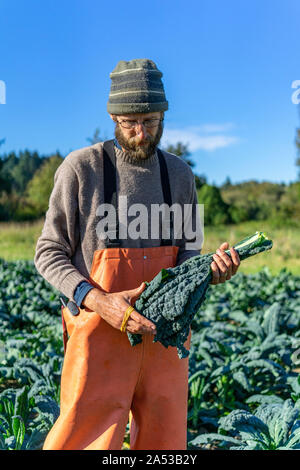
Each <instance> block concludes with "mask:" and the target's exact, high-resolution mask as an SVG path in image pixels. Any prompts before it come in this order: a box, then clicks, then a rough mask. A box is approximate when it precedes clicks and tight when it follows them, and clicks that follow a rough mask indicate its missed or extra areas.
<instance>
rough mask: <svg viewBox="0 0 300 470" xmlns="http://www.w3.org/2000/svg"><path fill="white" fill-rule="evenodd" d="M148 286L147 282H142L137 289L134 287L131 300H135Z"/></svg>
mask: <svg viewBox="0 0 300 470" xmlns="http://www.w3.org/2000/svg"><path fill="white" fill-rule="evenodd" d="M145 288H146V283H145V282H142V284H141V285H140V286H139V287H137V288H136V289H132V291H131V292H130V293H131V302H135V301H136V300H137V298H138V297H139V295H141V293H142V292H143V290H144V289H145Z"/></svg>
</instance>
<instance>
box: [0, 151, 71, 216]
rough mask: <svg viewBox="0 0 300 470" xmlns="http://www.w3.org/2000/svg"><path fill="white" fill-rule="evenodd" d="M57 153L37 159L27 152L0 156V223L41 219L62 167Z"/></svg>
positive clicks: (60, 157) (40, 156) (34, 154)
mask: <svg viewBox="0 0 300 470" xmlns="http://www.w3.org/2000/svg"><path fill="white" fill-rule="evenodd" d="M62 161H63V157H62V155H60V154H59V152H57V153H55V154H53V155H39V154H38V152H36V151H34V152H30V151H29V150H25V151H20V152H19V153H18V154H16V153H15V152H10V153H8V154H3V155H0V221H25V220H34V219H38V218H39V217H41V216H43V215H44V214H45V213H46V211H47V209H48V203H49V197H50V194H51V191H52V188H53V178H54V173H55V171H56V169H57V168H58V166H59V165H60V164H61V163H62Z"/></svg>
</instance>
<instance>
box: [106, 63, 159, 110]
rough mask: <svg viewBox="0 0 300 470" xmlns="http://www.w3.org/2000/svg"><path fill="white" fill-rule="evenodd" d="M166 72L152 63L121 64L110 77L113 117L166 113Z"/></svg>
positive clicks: (110, 103)
mask: <svg viewBox="0 0 300 470" xmlns="http://www.w3.org/2000/svg"><path fill="white" fill-rule="evenodd" d="M162 75H163V74H162V72H160V70H158V68H157V67H156V65H155V63H154V62H153V61H152V60H149V59H133V60H130V61H129V62H126V61H125V60H120V62H118V64H117V66H116V68H115V69H114V70H113V71H112V73H111V74H110V78H111V89H110V94H109V100H108V103H107V111H108V112H109V113H111V114H131V113H150V112H154V111H166V110H167V109H168V102H167V100H166V96H165V92H164V86H163V83H162V80H161V77H162Z"/></svg>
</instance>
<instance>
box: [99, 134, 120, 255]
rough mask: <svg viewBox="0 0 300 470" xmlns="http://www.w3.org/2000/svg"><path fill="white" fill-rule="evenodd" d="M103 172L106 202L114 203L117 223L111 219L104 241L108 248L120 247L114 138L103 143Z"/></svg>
mask: <svg viewBox="0 0 300 470" xmlns="http://www.w3.org/2000/svg"><path fill="white" fill-rule="evenodd" d="M103 173H104V203H105V204H111V205H113V206H114V208H115V211H116V225H115V226H114V225H113V224H112V222H111V221H110V223H109V227H108V230H107V232H106V233H107V238H106V239H105V241H104V243H105V246H106V248H118V247H120V246H121V242H120V240H119V214H118V197H117V169H116V154H115V149H114V141H113V140H107V141H106V142H104V145H103ZM115 234H116V236H115V237H114V235H115ZM113 239H114V240H113Z"/></svg>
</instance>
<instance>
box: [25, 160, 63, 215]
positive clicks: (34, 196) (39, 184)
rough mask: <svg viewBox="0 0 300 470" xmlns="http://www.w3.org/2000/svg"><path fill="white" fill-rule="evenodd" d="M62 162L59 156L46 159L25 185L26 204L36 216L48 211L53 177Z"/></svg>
mask: <svg viewBox="0 0 300 470" xmlns="http://www.w3.org/2000/svg"><path fill="white" fill-rule="evenodd" d="M62 161H63V158H62V157H61V155H59V154H56V155H53V156H52V157H48V158H47V159H46V160H45V161H44V163H43V164H42V165H41V167H40V168H39V169H38V170H37V171H36V172H35V174H34V176H33V178H32V179H31V181H29V183H28V185H27V188H26V192H25V198H26V203H27V205H28V206H29V207H30V208H31V210H32V212H33V213H34V214H35V215H36V216H41V215H44V214H45V213H46V211H47V210H48V206H49V198H50V195H51V192H52V189H53V186H54V175H55V172H56V170H57V168H58V167H59V165H60V164H61V163H62Z"/></svg>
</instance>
